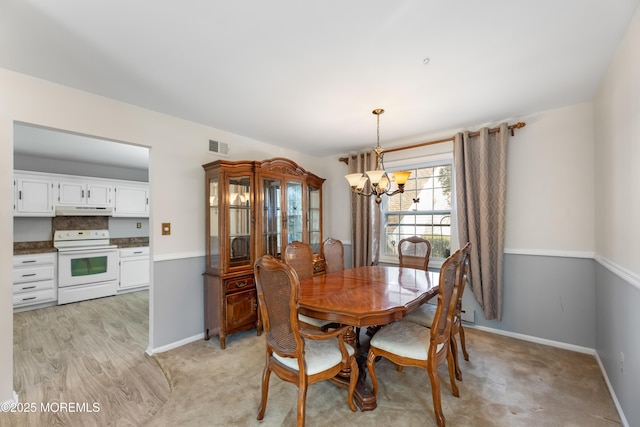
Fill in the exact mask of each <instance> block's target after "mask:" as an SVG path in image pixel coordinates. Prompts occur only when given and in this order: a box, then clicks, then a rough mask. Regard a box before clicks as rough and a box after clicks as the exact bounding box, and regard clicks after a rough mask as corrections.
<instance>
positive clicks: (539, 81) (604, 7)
mask: <svg viewBox="0 0 640 427" xmlns="http://www.w3.org/2000/svg"><path fill="white" fill-rule="evenodd" d="M638 2H639V0H615V1H611V0H562V1H558V0H535V1H531V0H530V1H524V0H520V1H514V0H484V1H478V0H414V1H409V0H404V1H401V0H396V1H388V0H386V1H382V0H366V1H365V0H349V1H344V0H324V1H314V2H310V1H301V0H270V1H264V0H243V1H229V0H224V1H222V0H190V1H187V2H177V1H167V0H162V1H160V0H136V1H129V0H110V1H100V2H97V1H86V0H56V1H48V0H0V7H1V10H2V13H0V67H2V68H6V69H10V70H15V71H18V72H21V73H25V74H29V75H33V76H36V77H40V78H43V79H47V80H50V81H53V82H57V83H61V84H64V85H67V86H71V87H75V88H78V89H82V90H86V91H89V92H93V93H96V94H99V95H103V96H107V97H110V98H114V99H119V100H122V101H125V102H128V103H131V104H135V105H139V106H142V107H146V108H149V109H152V110H155V111H159V112H162V113H166V114H170V115H173V116H176V117H181V118H184V119H188V120H192V121H194V122H198V123H202V124H206V125H210V126H213V127H215V128H218V129H222V130H224V131H227V132H232V133H236V134H239V135H243V136H246V137H250V138H254V139H257V140H260V141H264V142H268V143H271V144H275V145H279V146H283V147H287V148H290V149H294V150H303V151H305V152H307V153H309V154H313V155H317V156H326V155H338V154H343V153H346V152H348V151H351V150H355V149H360V148H365V147H372V146H373V145H375V116H373V115H372V114H371V110H373V109H374V108H384V109H385V110H386V113H385V114H384V115H383V116H382V117H381V124H380V138H381V144H382V145H383V146H385V141H394V140H401V139H405V140H406V139H411V138H412V137H416V136H419V135H424V134H427V133H432V132H437V131H441V130H448V129H457V128H465V127H466V128H470V127H474V126H478V125H480V124H484V123H489V122H495V121H497V120H505V119H509V118H512V117H517V116H523V115H527V114H531V113H535V112H539V111H544V110H547V109H553V108H558V107H562V106H566V105H571V104H575V103H579V102H584V101H588V100H590V99H591V98H592V97H593V95H594V94H595V92H596V90H597V88H598V85H599V83H600V81H601V79H602V77H603V76H604V74H605V72H606V70H607V67H608V66H609V64H610V62H611V60H612V58H613V55H614V53H615V50H616V48H617V46H618V44H619V42H620V40H621V38H622V37H623V35H624V33H625V30H626V28H627V26H628V24H629V21H630V19H631V17H632V15H633V13H634V11H635V9H636V6H637V5H638ZM427 57H428V58H430V61H429V63H428V64H427V65H425V64H424V62H423V60H424V58H427ZM231 150H233V147H231Z"/></svg>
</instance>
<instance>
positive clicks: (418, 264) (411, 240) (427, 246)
mask: <svg viewBox="0 0 640 427" xmlns="http://www.w3.org/2000/svg"><path fill="white" fill-rule="evenodd" d="M430 255H431V243H430V242H429V241H428V240H427V239H423V238H421V237H418V236H411V237H407V238H405V239H402V240H400V242H398V257H399V260H400V267H410V268H417V269H420V270H426V269H427V266H428V265H429V256H430Z"/></svg>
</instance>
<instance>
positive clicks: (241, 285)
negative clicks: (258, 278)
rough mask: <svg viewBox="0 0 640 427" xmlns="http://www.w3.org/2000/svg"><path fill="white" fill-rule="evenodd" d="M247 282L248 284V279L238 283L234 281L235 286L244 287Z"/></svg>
mask: <svg viewBox="0 0 640 427" xmlns="http://www.w3.org/2000/svg"><path fill="white" fill-rule="evenodd" d="M248 284H249V281H248V280H245V281H244V282H238V283H236V288H244V287H245V286H247V285H248Z"/></svg>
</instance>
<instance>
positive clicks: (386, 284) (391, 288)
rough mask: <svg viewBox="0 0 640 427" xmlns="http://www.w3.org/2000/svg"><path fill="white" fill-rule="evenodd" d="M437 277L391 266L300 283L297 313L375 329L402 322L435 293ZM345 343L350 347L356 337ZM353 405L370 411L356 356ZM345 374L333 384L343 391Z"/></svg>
mask: <svg viewBox="0 0 640 427" xmlns="http://www.w3.org/2000/svg"><path fill="white" fill-rule="evenodd" d="M438 280H439V272H437V271H424V270H416V269H413V268H406V267H396V266H381V265H377V266H365V267H356V268H350V269H346V270H342V271H336V272H333V273H328V274H322V275H318V276H314V277H311V278H308V279H304V280H301V281H300V293H299V295H298V305H299V307H298V311H299V312H300V313H302V314H304V315H307V316H310V317H314V318H317V319H323V320H328V321H331V322H336V323H339V324H341V325H349V326H352V327H356V328H362V327H368V326H381V325H386V324H388V323H391V322H393V321H396V320H399V319H402V318H403V317H404V316H406V315H407V314H409V313H410V312H411V311H413V310H415V309H416V308H417V307H419V306H420V305H421V304H423V303H424V302H426V301H427V300H429V299H431V298H433V297H434V296H435V295H437V293H438ZM345 340H346V341H347V342H348V343H350V344H352V345H354V347H356V345H355V344H356V341H357V340H356V334H355V332H354V331H353V328H351V332H350V333H349V334H347V335H346V336H345ZM358 366H359V372H358V373H356V374H357V375H359V381H358V385H357V387H356V392H355V401H356V404H357V405H358V407H359V408H360V410H362V411H369V410H373V409H375V408H376V399H375V396H373V393H372V388H371V386H370V385H369V384H368V383H367V380H366V354H359V361H358ZM353 374H354V373H352V372H345V373H343V374H342V375H341V376H338V377H336V378H335V379H334V381H333V382H334V383H336V384H338V385H340V386H342V387H346V386H348V378H345V377H348V375H353Z"/></svg>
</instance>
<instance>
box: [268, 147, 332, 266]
mask: <svg viewBox="0 0 640 427" xmlns="http://www.w3.org/2000/svg"><path fill="white" fill-rule="evenodd" d="M257 173H258V179H257V185H258V187H259V190H258V192H257V194H258V200H257V202H258V206H259V207H260V213H259V215H258V221H257V223H258V225H257V230H256V231H257V234H258V236H260V246H259V248H258V254H257V256H262V255H265V254H269V255H272V256H274V257H277V258H281V257H282V251H283V250H284V247H285V246H286V245H288V244H289V243H291V242H293V241H295V240H298V241H301V242H304V243H308V244H310V245H311V247H312V248H313V252H314V253H316V254H318V253H320V243H321V242H322V184H323V183H324V181H325V180H324V179H323V178H320V177H318V176H316V175H314V174H312V173H311V172H308V171H306V170H304V169H303V168H301V167H300V166H298V165H297V164H296V163H295V162H293V161H291V160H288V159H283V158H274V159H270V160H265V161H262V162H260V163H259V165H258V168H257Z"/></svg>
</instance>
